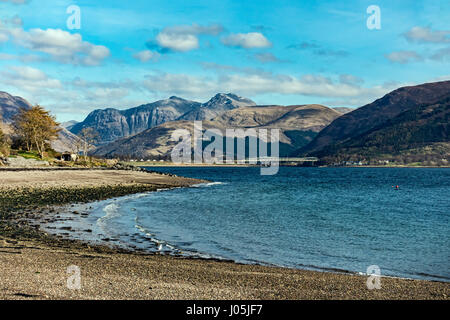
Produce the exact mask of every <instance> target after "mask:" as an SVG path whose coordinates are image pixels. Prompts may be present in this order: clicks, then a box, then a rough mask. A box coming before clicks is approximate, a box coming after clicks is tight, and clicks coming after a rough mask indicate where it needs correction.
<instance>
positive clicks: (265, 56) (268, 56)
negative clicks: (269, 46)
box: [254, 52, 280, 63]
mask: <svg viewBox="0 0 450 320" xmlns="http://www.w3.org/2000/svg"><path fill="white" fill-rule="evenodd" d="M254 57H255V58H256V59H258V60H259V61H260V62H262V63H267V62H280V59H278V58H277V57H276V56H274V55H273V54H272V53H270V52H263V53H257V54H255V55H254Z"/></svg>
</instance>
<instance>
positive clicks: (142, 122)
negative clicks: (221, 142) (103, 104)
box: [70, 93, 256, 145]
mask: <svg viewBox="0 0 450 320" xmlns="http://www.w3.org/2000/svg"><path fill="white" fill-rule="evenodd" d="M251 105H256V104H255V102H253V101H252V100H250V99H246V98H243V97H240V96H237V95H235V94H232V93H228V94H224V93H218V94H216V95H215V96H214V97H213V98H211V99H210V100H209V101H208V102H206V103H200V102H196V101H191V100H185V99H183V98H179V97H175V96H172V97H170V98H169V99H165V100H159V101H156V102H152V103H149V104H144V105H141V106H138V107H135V108H130V109H126V110H117V109H113V108H107V109H98V110H94V111H92V112H91V113H90V114H89V115H88V116H87V117H86V119H85V120H84V121H82V122H79V123H76V124H75V125H73V126H72V127H71V128H70V131H71V132H72V133H74V134H79V133H80V132H81V130H82V129H83V128H93V129H94V130H95V131H96V132H97V133H98V136H99V137H98V138H99V139H98V142H97V144H98V145H105V144H108V143H110V142H114V141H116V140H117V139H120V138H123V137H128V136H131V135H134V134H137V133H139V132H142V131H144V130H146V129H149V128H153V127H156V126H158V125H160V124H163V123H165V122H169V121H177V120H210V119H212V118H214V117H216V116H217V115H220V114H222V113H223V112H225V111H228V110H232V109H235V108H240V107H243V106H251Z"/></svg>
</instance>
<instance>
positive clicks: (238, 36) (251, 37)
mask: <svg viewBox="0 0 450 320" xmlns="http://www.w3.org/2000/svg"><path fill="white" fill-rule="evenodd" d="M222 43H223V44H224V45H226V46H230V47H240V48H245V49H252V48H267V47H270V46H271V45H272V44H271V43H270V41H269V40H267V38H266V37H265V36H264V35H263V34H262V33H259V32H249V33H235V34H231V35H229V36H227V37H224V38H222Z"/></svg>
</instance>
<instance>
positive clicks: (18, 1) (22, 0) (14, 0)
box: [0, 0, 31, 4]
mask: <svg viewBox="0 0 450 320" xmlns="http://www.w3.org/2000/svg"><path fill="white" fill-rule="evenodd" d="M0 1H1V2H9V3H13V4H25V3H28V2H30V1H31V0H0Z"/></svg>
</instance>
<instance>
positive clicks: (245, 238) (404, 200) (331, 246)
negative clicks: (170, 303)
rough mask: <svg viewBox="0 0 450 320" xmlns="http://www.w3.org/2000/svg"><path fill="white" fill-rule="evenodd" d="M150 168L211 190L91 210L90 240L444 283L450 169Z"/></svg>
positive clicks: (447, 276)
mask: <svg viewBox="0 0 450 320" xmlns="http://www.w3.org/2000/svg"><path fill="white" fill-rule="evenodd" d="M151 169H154V168H151ZM156 170H158V171H163V172H170V173H174V174H177V175H181V176H187V177H193V178H201V179H207V180H209V181H212V182H214V183H210V184H203V185H199V186H197V187H194V188H189V189H175V190H161V191H159V192H154V193H148V194H143V195H133V196H129V197H123V198H117V199H112V200H106V201H101V202H97V203H95V204H93V205H92V206H93V208H92V209H91V215H90V216H89V218H88V219H90V221H91V222H92V223H93V224H95V228H96V229H95V230H94V233H93V235H94V236H95V235H98V234H101V235H102V236H106V237H109V238H112V239H115V241H117V242H120V243H124V244H127V245H131V246H133V247H136V248H141V249H145V250H151V251H154V250H158V251H163V252H168V253H179V254H188V255H198V256H202V257H215V258H224V259H232V260H235V261H238V262H244V263H262V264H268V265H278V266H287V267H294V268H303V269H313V270H346V271H351V272H363V273H364V272H366V270H367V267H368V266H370V265H378V266H379V267H380V269H381V273H382V274H383V275H388V276H400V277H410V278H420V279H430V280H441V281H442V280H443V281H450V270H449V267H450V250H449V245H450V234H449V231H450V224H449V218H450V197H449V196H450V169H425V168H398V169H397V168H294V167H282V168H280V172H279V173H278V174H277V175H274V176H261V175H260V174H259V172H260V170H259V168H239V167H238V168H236V167H233V168H232V167H225V168H219V167H217V168H189V167H181V168H175V167H163V168H156ZM395 185H399V187H400V189H399V190H395V189H394V188H393V186H395Z"/></svg>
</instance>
